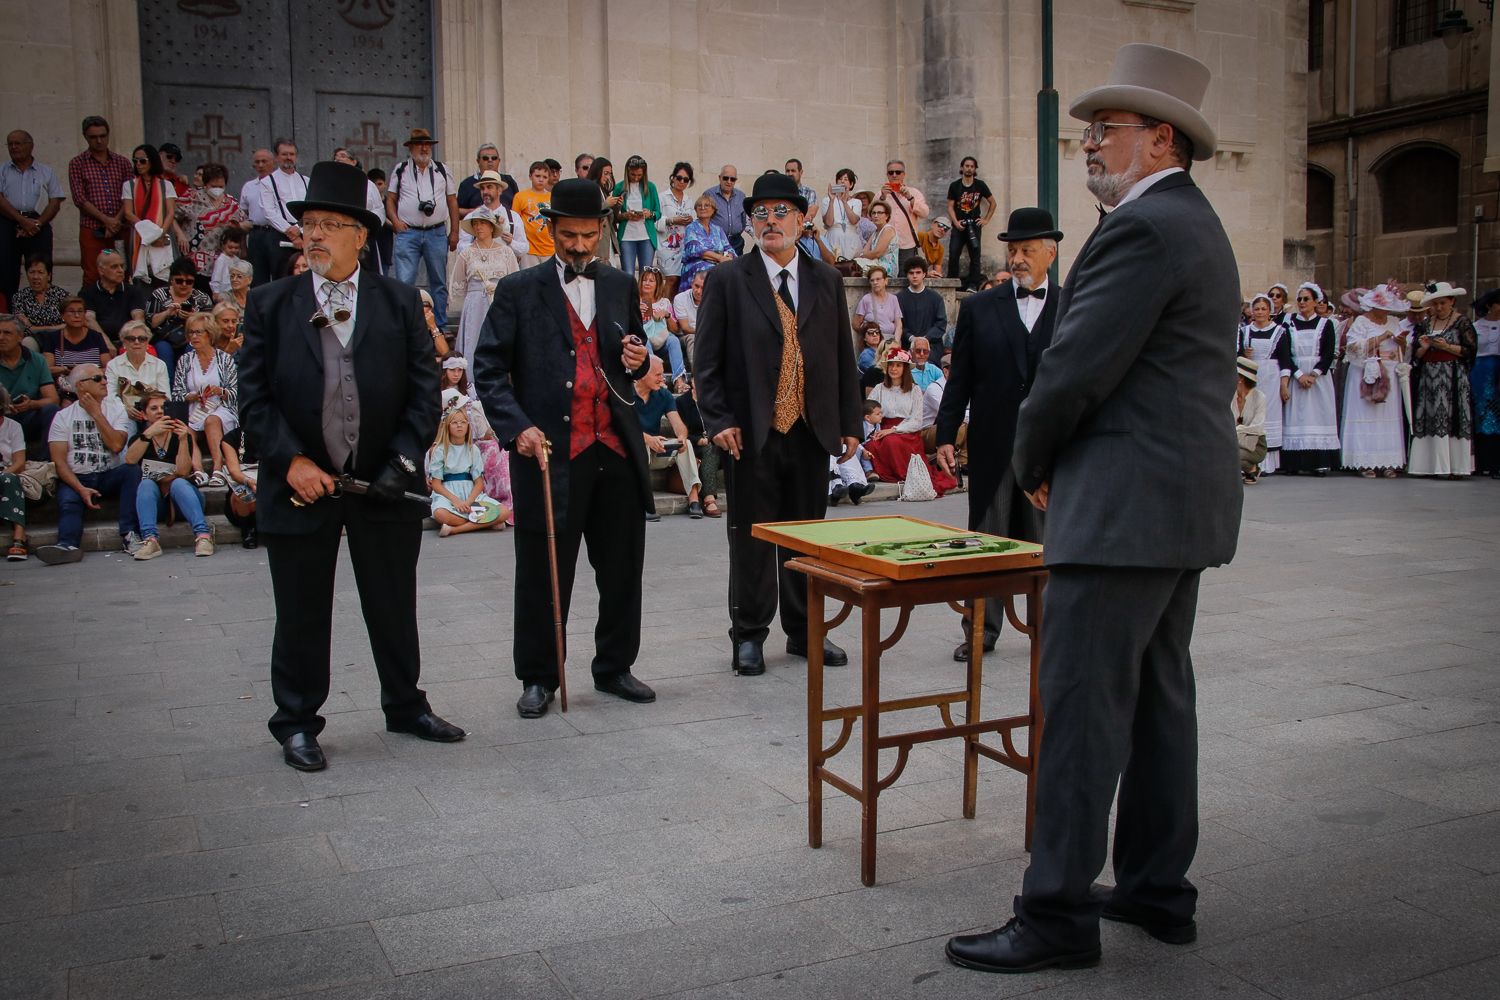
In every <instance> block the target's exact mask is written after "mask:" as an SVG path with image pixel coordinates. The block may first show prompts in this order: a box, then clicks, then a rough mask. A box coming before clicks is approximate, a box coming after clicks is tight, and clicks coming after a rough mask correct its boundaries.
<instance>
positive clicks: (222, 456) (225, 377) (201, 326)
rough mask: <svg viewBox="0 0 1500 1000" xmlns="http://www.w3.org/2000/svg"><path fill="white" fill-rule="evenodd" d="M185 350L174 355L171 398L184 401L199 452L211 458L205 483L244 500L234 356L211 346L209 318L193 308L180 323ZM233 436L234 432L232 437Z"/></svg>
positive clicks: (246, 488)
mask: <svg viewBox="0 0 1500 1000" xmlns="http://www.w3.org/2000/svg"><path fill="white" fill-rule="evenodd" d="M184 329H185V332H186V334H187V347H188V350H187V353H186V354H184V355H183V356H182V357H180V358H178V359H177V371H176V373H175V374H174V375H173V376H172V398H173V399H175V400H178V401H180V402H186V403H188V404H190V405H189V407H188V419H187V425H188V427H190V428H191V429H192V431H193V433H194V435H195V440H194V443H195V444H196V443H197V439H196V435H200V434H201V435H202V438H203V443H204V445H205V446H206V447H205V448H204V449H203V453H204V454H206V455H207V457H208V460H209V461H210V462H212V463H213V467H214V472H213V476H212V477H211V478H209V479H208V480H206V482H211V483H214V484H215V485H218V486H223V487H226V488H227V489H229V490H230V492H232V493H234V495H235V496H237V497H240V498H241V499H242V500H247V499H249V496H250V495H252V494H251V489H250V482H249V479H248V478H247V477H246V476H245V471H244V469H242V468H240V460H239V435H238V434H236V433H235V432H236V431H238V430H239V427H240V374H239V367H238V366H237V365H235V363H234V358H232V357H230V356H229V355H228V354H225V353H224V352H223V351H220V350H216V349H215V348H214V345H213V317H211V316H210V315H209V314H208V313H206V312H199V313H192V314H191V315H189V316H188V317H187V321H186V323H185V325H184ZM231 435H233V436H232V437H231Z"/></svg>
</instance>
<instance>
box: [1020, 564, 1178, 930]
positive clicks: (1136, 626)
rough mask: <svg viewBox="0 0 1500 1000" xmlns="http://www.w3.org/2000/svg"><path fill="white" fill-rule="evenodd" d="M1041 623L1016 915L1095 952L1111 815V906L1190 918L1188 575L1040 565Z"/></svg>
mask: <svg viewBox="0 0 1500 1000" xmlns="http://www.w3.org/2000/svg"><path fill="white" fill-rule="evenodd" d="M1049 571H1050V576H1049V579H1048V582H1047V591H1046V594H1047V596H1046V614H1045V615H1044V616H1043V619H1042V660H1041V668H1040V671H1041V695H1042V710H1043V712H1044V713H1045V714H1044V716H1043V718H1044V720H1045V721H1044V724H1043V728H1042V739H1041V744H1040V747H1039V749H1038V758H1037V786H1036V788H1037V798H1036V820H1035V825H1034V827H1033V830H1032V843H1031V865H1030V867H1028V868H1027V869H1026V877H1025V879H1024V880H1023V882H1022V889H1021V895H1020V896H1018V897H1017V898H1016V902H1015V912H1016V916H1018V917H1020V918H1021V920H1022V922H1024V923H1025V924H1026V925H1027V926H1028V927H1030V928H1032V929H1033V930H1035V931H1036V933H1037V934H1038V935H1039V936H1040V937H1041V938H1042V939H1043V940H1046V941H1048V942H1049V943H1051V944H1053V945H1055V946H1056V947H1058V948H1065V949H1068V950H1074V949H1085V948H1092V947H1097V946H1098V944H1099V912H1100V910H1101V909H1102V906H1103V904H1102V901H1098V900H1094V899H1091V898H1090V895H1089V886H1090V885H1091V884H1092V883H1093V881H1094V879H1095V878H1096V877H1098V875H1099V873H1100V871H1102V870H1103V868H1104V861H1105V858H1106V851H1107V847H1108V845H1107V844H1106V837H1107V835H1108V832H1109V809H1110V804H1111V803H1112V802H1113V801H1114V799H1115V788H1116V784H1117V783H1118V786H1119V800H1120V801H1119V809H1118V811H1117V812H1116V815H1115V837H1114V851H1113V853H1114V871H1115V886H1116V888H1115V898H1116V899H1117V900H1121V901H1123V902H1124V903H1126V904H1128V905H1129V906H1130V907H1131V908H1132V909H1135V910H1138V911H1143V912H1145V913H1146V914H1148V915H1152V916H1154V917H1157V918H1159V919H1161V920H1163V921H1166V922H1182V921H1186V920H1188V919H1189V918H1191V917H1192V916H1193V912H1194V910H1195V909H1196V906H1197V898H1198V890H1197V889H1195V888H1194V887H1193V885H1192V883H1191V882H1189V881H1188V880H1187V871H1188V866H1189V865H1190V864H1191V863H1192V860H1193V855H1194V853H1195V852H1196V851H1197V848H1198V719H1197V710H1196V704H1195V702H1196V691H1195V687H1194V682H1193V660H1192V656H1191V655H1190V653H1189V651H1188V646H1189V644H1190V643H1191V641H1192V637H1193V620H1194V617H1195V616H1196V614H1197V610H1198V579H1199V576H1200V575H1201V573H1202V571H1201V570H1196V569H1134V568H1116V567H1101V566H1055V567H1049Z"/></svg>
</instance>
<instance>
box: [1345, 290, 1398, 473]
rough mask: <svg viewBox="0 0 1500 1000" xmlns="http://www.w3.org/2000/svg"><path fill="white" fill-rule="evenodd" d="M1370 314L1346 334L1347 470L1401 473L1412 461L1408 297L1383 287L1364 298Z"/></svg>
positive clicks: (1354, 323) (1363, 303)
mask: <svg viewBox="0 0 1500 1000" xmlns="http://www.w3.org/2000/svg"><path fill="white" fill-rule="evenodd" d="M1359 304H1360V307H1361V308H1362V309H1364V310H1365V313H1364V315H1362V316H1357V317H1355V319H1354V322H1352V323H1351V324H1349V330H1348V332H1347V333H1346V334H1345V337H1344V358H1345V359H1346V361H1347V362H1348V364H1347V367H1346V369H1345V374H1344V424H1343V430H1342V432H1341V433H1340V435H1339V436H1340V440H1341V441H1342V442H1343V447H1342V458H1343V466H1344V468H1346V469H1358V470H1359V471H1360V474H1361V475H1363V476H1364V477H1365V478H1366V479H1374V478H1375V477H1376V476H1377V475H1381V474H1383V475H1384V476H1385V477H1386V478H1387V479H1394V478H1396V471H1397V470H1398V469H1402V468H1404V467H1405V466H1406V421H1405V414H1404V413H1403V412H1402V410H1403V407H1402V403H1401V382H1400V378H1401V371H1400V369H1401V367H1402V366H1403V365H1404V364H1405V362H1404V361H1403V360H1402V359H1403V358H1404V357H1405V355H1406V345H1407V337H1406V334H1405V333H1404V332H1402V329H1401V319H1400V314H1402V313H1405V312H1406V311H1407V309H1408V308H1409V305H1408V303H1407V302H1406V300H1405V299H1403V298H1402V297H1400V296H1399V295H1396V294H1394V293H1392V292H1391V290H1390V289H1388V288H1385V287H1383V286H1381V287H1377V288H1373V289H1371V290H1370V291H1368V292H1366V293H1365V294H1364V295H1362V296H1361V297H1360V300H1359Z"/></svg>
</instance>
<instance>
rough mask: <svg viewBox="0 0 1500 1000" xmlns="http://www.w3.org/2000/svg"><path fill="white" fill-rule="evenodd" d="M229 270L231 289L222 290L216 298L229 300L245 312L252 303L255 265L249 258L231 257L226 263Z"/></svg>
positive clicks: (222, 300)
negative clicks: (252, 282)
mask: <svg viewBox="0 0 1500 1000" xmlns="http://www.w3.org/2000/svg"><path fill="white" fill-rule="evenodd" d="M226 270H227V271H228V272H229V291H227V292H220V293H219V294H218V295H215V296H214V298H216V299H218V300H219V301H220V302H228V303H229V304H231V305H233V306H235V307H236V308H237V309H239V311H240V312H241V313H243V312H244V311H245V309H246V307H248V306H249V305H250V282H251V281H253V280H254V279H255V267H254V265H252V264H251V263H250V262H249V261H248V260H240V259H239V258H237V257H234V258H230V260H229V263H228V264H227V265H226Z"/></svg>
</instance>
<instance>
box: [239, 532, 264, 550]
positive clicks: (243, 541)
mask: <svg viewBox="0 0 1500 1000" xmlns="http://www.w3.org/2000/svg"><path fill="white" fill-rule="evenodd" d="M240 547H241V548H245V549H258V548H260V536H259V535H257V534H256V533H255V529H254V528H246V529H245V531H244V533H243V534H241V535H240Z"/></svg>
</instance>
